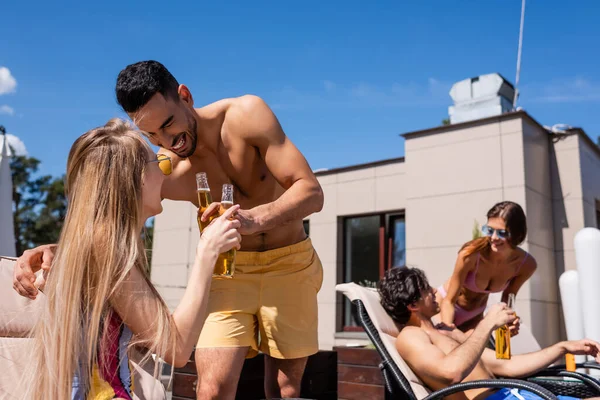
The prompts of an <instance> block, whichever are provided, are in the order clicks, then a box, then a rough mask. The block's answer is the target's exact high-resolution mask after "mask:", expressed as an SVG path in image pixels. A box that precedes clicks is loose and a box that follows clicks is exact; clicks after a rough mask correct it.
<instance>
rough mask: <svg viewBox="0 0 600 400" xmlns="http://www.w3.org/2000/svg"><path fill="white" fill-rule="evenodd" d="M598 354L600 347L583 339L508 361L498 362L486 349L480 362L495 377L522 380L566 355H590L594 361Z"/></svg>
mask: <svg viewBox="0 0 600 400" xmlns="http://www.w3.org/2000/svg"><path fill="white" fill-rule="evenodd" d="M599 352H600V345H599V344H598V343H596V342H594V341H593V340H589V339H583V340H577V341H569V342H560V343H557V344H555V345H552V346H550V347H546V348H545V349H542V350H540V351H536V352H534V353H528V354H521V355H516V356H512V357H511V359H510V360H498V359H496V353H495V352H494V351H492V350H490V349H486V351H485V352H484V354H483V356H482V360H483V362H484V363H485V365H486V367H488V368H489V369H490V371H491V372H492V373H493V374H494V375H496V376H501V377H506V378H523V377H526V376H530V375H533V374H535V373H536V372H538V371H540V370H542V369H544V368H547V367H548V366H550V365H552V364H553V363H555V362H556V361H558V360H559V359H560V358H561V357H564V355H565V354H566V353H571V354H575V355H583V354H585V355H590V356H593V357H596V360H598V359H600V357H599Z"/></svg>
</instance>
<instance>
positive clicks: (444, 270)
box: [406, 119, 524, 286]
mask: <svg viewBox="0 0 600 400" xmlns="http://www.w3.org/2000/svg"><path fill="white" fill-rule="evenodd" d="M521 135H522V133H521V124H520V123H519V120H518V119H515V120H509V121H497V122H489V123H487V124H481V125H475V126H470V127H466V128H462V129H461V128H455V129H453V128H452V127H449V128H448V130H447V131H445V132H443V133H437V134H425V135H422V136H417V137H413V138H410V139H407V140H406V166H407V189H408V194H407V208H406V225H407V229H406V230H407V238H406V241H407V243H406V247H407V262H408V264H409V265H412V266H416V267H419V268H421V269H423V270H425V272H426V273H427V275H428V276H429V279H430V281H431V283H432V284H433V285H435V286H438V285H441V284H442V283H443V282H444V281H445V280H446V279H447V278H448V277H450V275H451V274H452V270H453V269H454V263H455V261H456V254H457V252H458V249H459V248H460V246H461V245H462V244H463V243H465V242H466V241H468V240H470V239H471V235H472V234H471V232H472V229H473V225H474V223H475V220H477V222H478V223H479V224H483V223H484V222H485V214H486V212H487V210H488V209H489V208H490V207H491V206H492V205H493V204H494V203H496V202H497V201H499V200H502V199H503V198H509V197H510V198H511V199H515V201H518V202H521V203H523V200H524V172H523V170H524V167H523V156H522V154H523V151H522V139H521ZM503 148H506V149H508V148H510V149H511V150H512V151H503Z"/></svg>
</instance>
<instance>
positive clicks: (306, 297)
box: [197, 239, 323, 359]
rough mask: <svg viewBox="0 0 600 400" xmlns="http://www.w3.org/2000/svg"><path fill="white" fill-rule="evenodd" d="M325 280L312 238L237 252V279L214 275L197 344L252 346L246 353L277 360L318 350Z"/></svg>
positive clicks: (310, 353) (201, 345)
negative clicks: (320, 298)
mask: <svg viewBox="0 0 600 400" xmlns="http://www.w3.org/2000/svg"><path fill="white" fill-rule="evenodd" d="M322 282H323V266H322V265H321V261H320V260H319V256H318V255H317V253H316V252H315V250H314V248H313V246H312V243H311V241H310V239H306V240H304V241H302V242H300V243H297V244H294V245H291V246H287V247H282V248H279V249H274V250H269V251H264V252H246V251H238V252H237V254H236V258H235V273H234V276H233V278H229V279H228V278H213V281H212V285H211V289H210V295H209V303H208V312H209V316H208V318H207V319H206V322H205V324H204V328H203V329H202V333H201V334H200V339H199V340H198V345H197V347H198V348H213V347H246V346H249V347H250V350H249V352H248V355H247V358H251V357H254V356H256V355H257V354H258V351H259V349H260V351H261V352H263V353H265V354H268V355H270V356H271V357H274V358H279V359H293V358H302V357H307V356H310V355H312V354H315V353H316V352H317V351H318V350H319V346H318V339H317V334H318V333H317V322H318V318H317V292H318V291H319V289H321V283H322ZM259 333H260V343H259Z"/></svg>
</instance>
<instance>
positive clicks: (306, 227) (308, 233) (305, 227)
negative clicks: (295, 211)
mask: <svg viewBox="0 0 600 400" xmlns="http://www.w3.org/2000/svg"><path fill="white" fill-rule="evenodd" d="M302 223H303V224H304V231H305V232H306V236H310V221H309V220H307V219H305V220H303V221H302Z"/></svg>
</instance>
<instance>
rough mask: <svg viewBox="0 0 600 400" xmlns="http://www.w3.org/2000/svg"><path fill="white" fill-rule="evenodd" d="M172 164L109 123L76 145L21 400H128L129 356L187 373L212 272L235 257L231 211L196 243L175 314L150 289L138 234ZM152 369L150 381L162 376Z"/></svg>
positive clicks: (155, 207) (156, 208) (156, 205)
mask: <svg viewBox="0 0 600 400" xmlns="http://www.w3.org/2000/svg"><path fill="white" fill-rule="evenodd" d="M170 172H171V164H170V159H169V158H167V157H164V156H159V157H158V158H157V156H156V155H155V154H153V152H152V151H151V148H150V147H149V146H148V145H147V144H146V142H145V141H144V140H143V139H142V138H141V136H140V135H139V133H138V132H136V131H134V130H132V128H130V127H129V126H128V125H126V124H125V123H124V122H123V121H121V120H118V119H114V120H111V121H109V122H108V123H107V124H106V125H105V126H103V127H100V128H97V129H93V130H91V131H89V132H87V133H85V134H84V135H83V136H81V137H80V138H79V139H77V140H76V141H75V143H74V144H73V147H72V148H71V152H70V154H69V159H68V163H67V177H66V189H67V196H68V203H69V207H68V212H67V217H66V219H65V223H64V227H63V229H62V232H61V236H60V240H59V242H58V246H57V249H56V253H55V256H54V259H53V262H52V268H51V269H50V270H49V273H48V277H47V281H46V284H45V288H44V294H45V295H46V296H45V297H46V302H45V306H44V307H45V308H44V312H43V314H42V317H41V319H40V321H39V323H38V324H37V326H36V328H35V330H34V332H33V339H32V341H33V342H34V344H33V353H32V356H31V368H28V370H27V374H26V376H25V377H24V382H23V386H22V390H21V391H20V393H22V394H23V398H25V399H50V400H55V399H56V400H62V399H68V398H71V399H78V400H79V399H85V400H88V399H95V400H99V399H112V398H123V399H131V398H132V397H133V394H132V388H133V382H132V374H131V371H130V364H129V362H128V352H129V350H130V349H131V348H132V346H136V347H143V348H145V349H146V350H147V356H149V355H150V354H151V353H154V354H156V355H158V357H159V358H161V359H163V360H164V361H165V362H167V363H169V364H172V365H175V366H183V365H185V363H186V362H187V360H188V358H189V356H190V354H191V352H192V349H193V346H194V345H195V344H196V342H197V340H198V337H199V335H200V331H201V330H202V325H203V324H204V320H205V317H206V306H207V297H208V293H209V289H210V283H211V276H212V270H213V266H214V264H215V262H216V260H217V257H218V255H219V254H220V253H222V252H224V251H227V250H229V249H232V248H236V249H237V248H239V247H240V240H241V237H240V235H239V233H238V232H237V229H238V228H239V226H240V223H239V221H235V220H229V218H230V217H232V216H233V215H234V213H235V212H236V210H237V209H238V208H239V207H238V206H235V207H232V208H230V209H229V210H228V211H227V212H226V213H225V214H223V216H221V217H220V218H217V219H215V220H214V222H213V223H212V224H211V225H210V226H209V227H208V228H207V229H206V231H204V233H203V234H202V236H201V238H200V240H199V242H198V245H197V248H196V258H195V261H194V264H193V266H192V268H191V269H190V273H189V281H188V285H187V289H186V291H185V294H184V295H183V298H182V300H181V302H180V304H179V306H177V308H176V310H175V311H174V312H173V314H171V313H170V312H169V309H168V308H167V306H166V305H165V302H164V301H163V300H162V299H161V297H160V295H159V294H158V293H157V291H156V289H155V288H154V286H153V285H152V283H151V282H150V280H149V278H148V275H147V273H146V271H147V262H146V257H145V253H144V246H143V244H142V242H141V238H140V234H141V232H142V228H143V226H144V222H145V220H146V219H147V218H149V217H151V216H153V215H156V214H158V213H160V212H161V211H162V206H161V197H160V190H161V184H162V182H163V179H164V175H163V173H165V174H169V173H170ZM158 369H159V368H158V367H157V368H156V370H155V376H157V375H158Z"/></svg>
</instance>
